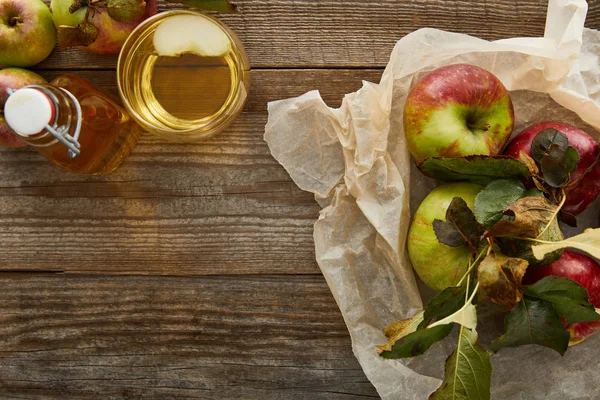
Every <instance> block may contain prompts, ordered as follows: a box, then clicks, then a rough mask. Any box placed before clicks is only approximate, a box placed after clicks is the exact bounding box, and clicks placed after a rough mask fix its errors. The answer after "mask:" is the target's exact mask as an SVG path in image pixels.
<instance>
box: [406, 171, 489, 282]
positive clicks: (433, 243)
mask: <svg viewBox="0 0 600 400" xmlns="http://www.w3.org/2000/svg"><path fill="white" fill-rule="evenodd" d="M481 189H483V187H482V186H479V185H475V184H473V183H467V182H457V183H447V184H444V185H440V186H438V187H436V188H435V189H433V190H432V191H431V192H430V193H429V194H428V195H427V197H425V199H424V200H423V201H422V202H421V204H420V205H419V208H418V209H417V211H416V212H415V215H414V216H413V220H412V223H411V225H410V229H409V231H408V238H407V248H408V255H409V258H410V261H411V263H412V266H413V268H414V270H415V271H416V273H417V275H419V277H420V278H421V280H422V281H423V283H425V284H426V285H427V286H428V287H429V288H431V289H434V290H437V291H442V290H444V289H445V288H447V287H448V286H452V285H455V284H456V283H458V281H459V280H460V278H461V277H462V276H463V274H464V273H465V272H466V271H467V266H468V265H469V260H470V259H471V255H472V254H471V250H470V249H469V247H468V246H467V245H466V244H464V245H462V246H457V247H450V246H447V245H445V244H443V243H440V242H439V241H438V238H437V236H436V233H435V230H434V228H433V221H434V220H436V219H439V220H442V221H446V211H447V210H448V207H449V206H450V203H451V202H452V199H454V198H455V197H460V198H462V199H463V200H464V201H465V202H466V203H467V206H468V207H469V208H470V209H471V210H473V209H474V207H475V197H476V196H477V193H479V192H480V191H481Z"/></svg>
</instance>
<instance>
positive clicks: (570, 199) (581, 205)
mask: <svg viewBox="0 0 600 400" xmlns="http://www.w3.org/2000/svg"><path fill="white" fill-rule="evenodd" d="M549 128H553V129H556V130H557V131H559V132H562V133H564V134H565V135H566V136H567V138H568V139H569V146H572V147H573V148H575V150H577V152H578V153H579V162H578V164H577V169H576V170H575V171H574V172H573V173H572V174H571V177H570V179H569V183H568V184H567V186H566V187H565V194H566V196H567V199H566V201H565V204H564V206H563V208H562V209H563V210H564V211H566V212H568V213H569V214H573V215H577V214H580V213H581V212H582V211H583V210H585V209H586V208H587V207H588V206H589V205H590V204H591V203H592V202H593V201H594V199H595V198H596V197H597V196H598V194H599V193H600V163H598V152H599V151H600V149H599V148H598V142H596V140H594V138H592V137H591V136H590V135H588V134H587V133H586V132H584V131H582V130H581V129H578V128H575V127H574V126H571V125H567V124H563V123H562V122H556V121H544V122H539V123H537V124H534V125H531V126H530V127H528V128H527V129H525V130H524V131H523V132H521V133H519V134H518V135H517V136H516V137H515V138H514V139H513V140H512V141H511V142H510V143H509V144H508V146H507V147H506V149H505V150H504V154H505V155H507V156H510V157H513V158H517V159H518V158H519V153H520V152H521V151H523V152H525V153H527V154H528V155H530V156H531V143H532V142H533V139H534V138H535V137H536V135H537V134H538V133H540V132H541V131H543V130H544V129H549Z"/></svg>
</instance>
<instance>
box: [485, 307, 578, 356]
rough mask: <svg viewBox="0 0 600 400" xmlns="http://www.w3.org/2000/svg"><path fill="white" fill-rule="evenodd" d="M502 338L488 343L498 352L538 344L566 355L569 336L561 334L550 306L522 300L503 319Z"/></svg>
mask: <svg viewBox="0 0 600 400" xmlns="http://www.w3.org/2000/svg"><path fill="white" fill-rule="evenodd" d="M504 332H505V333H504V334H503V335H502V336H500V337H499V338H498V339H496V340H494V341H492V342H491V343H490V348H491V349H492V350H494V351H498V350H500V349H502V348H505V347H518V346H521V345H524V344H539V345H540V346H545V347H549V348H551V349H554V350H556V351H558V352H559V353H560V354H561V355H562V354H565V351H567V346H568V345H569V332H567V331H566V330H565V327H564V325H563V324H562V322H561V320H560V317H559V316H558V313H557V312H556V310H555V309H554V307H553V305H552V303H550V302H548V301H544V300H537V299H532V298H529V297H523V299H522V300H521V301H520V302H519V303H518V304H517V305H516V306H515V307H513V308H512V309H511V310H510V311H509V312H508V314H506V317H505V318H504Z"/></svg>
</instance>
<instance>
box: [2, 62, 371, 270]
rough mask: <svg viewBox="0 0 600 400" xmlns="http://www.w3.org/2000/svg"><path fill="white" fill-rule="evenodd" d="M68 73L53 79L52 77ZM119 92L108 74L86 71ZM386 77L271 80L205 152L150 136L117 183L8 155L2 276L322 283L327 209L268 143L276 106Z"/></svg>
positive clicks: (262, 74) (360, 74)
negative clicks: (317, 240)
mask: <svg viewBox="0 0 600 400" xmlns="http://www.w3.org/2000/svg"><path fill="white" fill-rule="evenodd" d="M57 74H59V72H56V71H55V72H45V73H44V76H45V77H46V78H48V79H51V78H53V77H54V76H56V75H57ZM79 75H80V76H82V77H84V78H86V79H89V80H90V81H91V82H93V83H95V84H97V85H98V86H100V87H104V88H107V89H108V90H109V91H112V92H115V76H114V73H113V72H111V71H87V72H80V73H79ZM380 75H381V71H379V70H335V71H332V70H329V71H327V70H262V71H255V72H254V73H253V76H252V79H253V88H252V89H251V90H252V94H251V96H250V99H249V103H248V104H247V107H246V109H245V112H244V113H243V114H242V116H241V117H240V118H239V119H238V120H237V121H236V122H235V123H234V124H233V126H232V127H230V128H229V129H228V130H227V131H226V132H224V133H223V134H221V135H220V136H218V137H216V138H214V139H212V140H210V141H208V142H206V143H202V144H174V143H168V142H164V141H162V140H160V139H155V138H152V137H147V138H145V139H143V140H142V142H141V143H140V144H139V145H138V146H137V147H136V148H135V149H134V152H133V154H132V155H131V156H130V157H129V159H128V160H127V161H126V163H125V164H124V165H123V166H122V167H121V168H120V169H118V170H117V171H116V172H115V173H114V174H112V175H109V176H105V177H90V176H83V175H77V174H72V173H68V172H63V171H62V170H60V169H59V168H57V167H54V166H53V165H51V164H50V163H48V162H47V161H46V160H44V159H43V158H42V157H40V156H39V155H38V154H37V153H36V152H35V151H34V150H30V149H29V150H10V149H3V150H0V165H1V168H0V198H1V201H0V253H2V257H1V258H0V270H13V271H14V270H41V271H65V272H71V273H81V272H83V273H109V274H164V275H190V274H199V275H206V274H274V273H280V274H313V273H318V272H319V270H318V267H317V265H316V262H315V259H314V244H313V238H312V231H313V224H314V222H315V221H316V219H317V217H318V212H319V210H320V207H319V206H318V205H317V204H316V202H315V201H314V199H313V197H312V195H311V194H309V193H306V192H303V191H302V190H300V189H299V188H298V187H297V186H296V185H295V184H294V183H293V182H292V180H291V179H290V177H289V175H288V174H287V172H286V171H285V170H284V169H283V168H282V167H281V166H280V165H279V164H278V163H277V162H276V161H275V160H274V159H273V158H272V157H271V155H270V153H269V150H268V147H267V145H266V143H265V142H264V140H263V139H262V137H263V133H264V125H265V123H266V117H267V114H266V104H267V102H268V101H269V100H275V99H278V98H286V97H290V96H296V95H300V94H302V93H304V92H305V91H307V90H309V89H312V88H319V89H321V91H322V93H323V96H324V98H325V100H326V101H327V102H328V103H329V104H331V105H334V106H337V105H339V103H340V102H341V99H342V97H343V94H345V93H348V92H351V91H354V90H356V89H358V88H359V87H360V86H361V80H362V79H366V80H371V81H378V80H379V77H380Z"/></svg>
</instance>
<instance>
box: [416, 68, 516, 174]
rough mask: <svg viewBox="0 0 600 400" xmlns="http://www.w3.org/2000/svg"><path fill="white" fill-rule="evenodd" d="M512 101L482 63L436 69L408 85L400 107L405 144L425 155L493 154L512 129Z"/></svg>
mask: <svg viewBox="0 0 600 400" xmlns="http://www.w3.org/2000/svg"><path fill="white" fill-rule="evenodd" d="M513 124H514V111H513V105H512V102H511V100H510V96H509V94H508V91H507V90H506V88H505V87H504V85H503V84H502V82H500V80H499V79H498V78H496V76H494V75H493V74H492V73H490V72H488V71H486V70H485V69H483V68H479V67H476V66H475V65H468V64H453V65H448V66H446V67H442V68H438V69H436V70H434V71H432V72H430V73H429V74H427V75H425V76H424V77H423V78H422V79H421V80H419V81H418V82H417V83H416V84H415V86H413V88H412V89H411V91H410V93H409V94H408V97H407V99H406V105H405V107H404V131H405V134H406V139H407V141H408V148H409V149H410V152H411V154H412V155H413V157H414V158H415V160H416V161H417V162H418V163H420V162H422V161H424V160H425V159H427V158H429V157H462V156H470V155H475V154H483V155H497V154H499V153H500V152H501V151H502V148H503V147H504V145H505V144H506V141H507V140H508V138H509V137H510V134H511V133H512V129H513Z"/></svg>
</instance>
